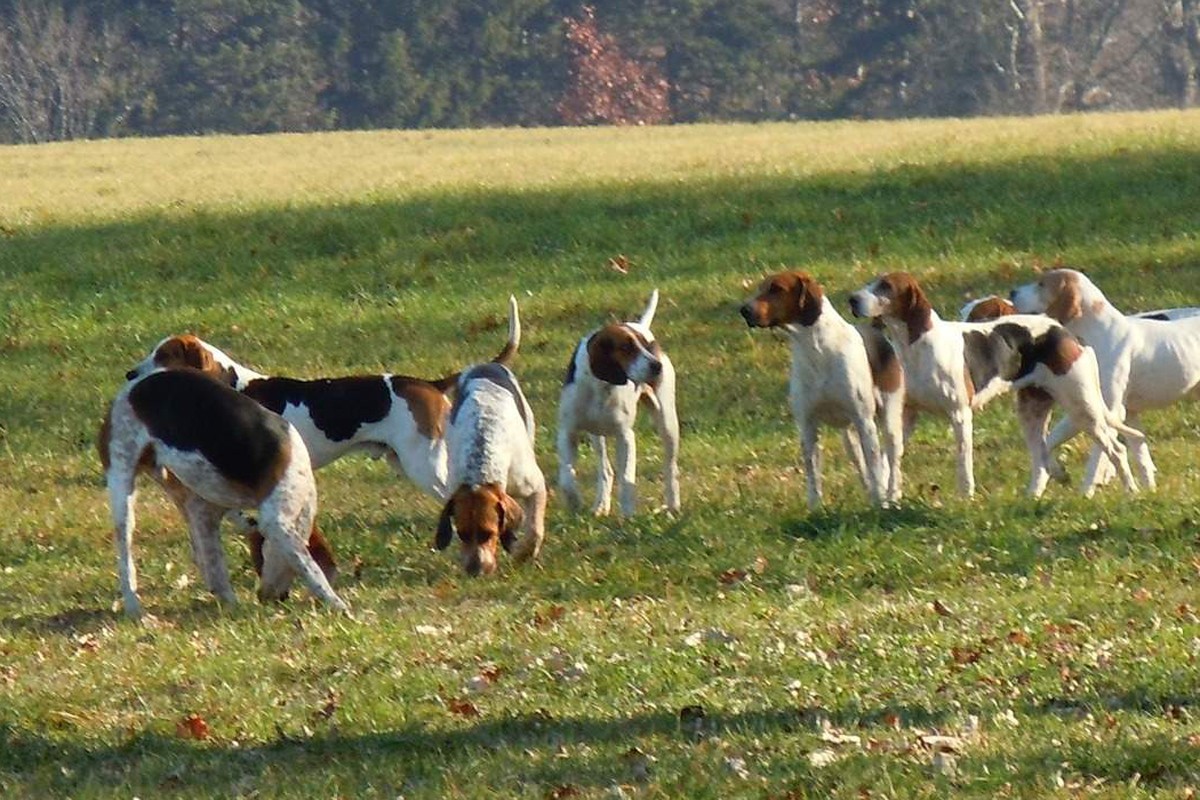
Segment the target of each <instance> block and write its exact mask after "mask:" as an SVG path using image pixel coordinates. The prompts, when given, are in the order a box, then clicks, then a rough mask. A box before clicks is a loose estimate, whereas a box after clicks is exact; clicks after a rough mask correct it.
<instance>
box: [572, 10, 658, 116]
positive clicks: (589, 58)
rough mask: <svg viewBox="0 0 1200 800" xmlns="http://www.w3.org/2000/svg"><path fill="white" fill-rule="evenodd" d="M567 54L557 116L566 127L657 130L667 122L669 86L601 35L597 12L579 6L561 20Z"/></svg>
mask: <svg viewBox="0 0 1200 800" xmlns="http://www.w3.org/2000/svg"><path fill="white" fill-rule="evenodd" d="M565 23H566V31H567V42H568V43H569V45H570V49H571V51H572V52H571V73H570V78H569V80H568V84H567V91H566V93H565V94H564V95H563V97H562V99H561V100H560V101H559V103H558V114H559V117H560V118H561V119H562V121H563V122H564V123H566V124H568V125H656V124H661V123H664V122H670V121H671V107H670V100H669V95H668V92H669V84H668V83H667V80H666V78H664V77H662V75H661V74H659V72H658V69H657V68H656V67H655V66H654V65H653V64H644V63H642V62H640V61H636V60H634V59H632V58H630V57H628V56H626V55H625V54H623V53H622V52H621V48H620V46H619V45H618V44H617V40H616V38H615V37H614V36H612V34H608V33H601V31H600V26H599V25H598V24H597V23H596V11H595V9H594V8H593V7H591V6H584V7H583V11H582V12H581V14H580V16H579V17H578V18H568V19H566V20H565Z"/></svg>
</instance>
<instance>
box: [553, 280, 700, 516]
mask: <svg viewBox="0 0 1200 800" xmlns="http://www.w3.org/2000/svg"><path fill="white" fill-rule="evenodd" d="M657 308H658V290H657V289H655V290H654V292H653V293H652V294H651V295H650V301H649V302H648V303H647V304H646V310H645V311H643V312H642V316H641V317H640V318H639V319H638V320H637V321H636V322H616V323H612V324H610V325H605V326H604V327H602V328H599V329H597V330H594V331H592V332H591V333H589V334H587V335H586V336H584V337H583V338H582V339H581V340H580V341H579V344H578V345H576V346H575V351H574V352H573V353H572V354H571V360H570V362H569V363H568V364H567V375H566V378H565V380H564V381H563V387H562V394H561V395H560V397H559V401H558V441H557V444H558V486H559V489H560V490H561V491H562V493H563V497H564V498H565V500H566V502H567V505H568V506H570V507H571V508H572V509H578V508H579V507H580V506H581V505H582V504H583V498H582V497H581V496H580V494H579V487H578V485H577V484H576V482H575V459H576V457H577V456H578V454H579V441H580V439H581V438H582V436H583V434H585V433H586V434H589V435H590V436H591V439H592V445H593V447H594V449H595V451H596V456H597V458H598V459H599V464H598V465H597V468H596V502H595V505H594V506H593V507H592V511H593V513H594V514H596V515H597V516H603V515H606V514H608V512H609V509H610V507H611V503H612V485H613V469H612V467H611V466H610V465H609V461H608V448H607V445H606V443H605V437H608V436H612V437H614V438H615V439H616V440H617V473H618V476H619V481H620V494H619V504H620V507H621V514H622V515H623V516H626V517H628V516H632V515H633V513H634V511H635V510H636V506H637V489H636V486H635V481H636V479H637V442H636V440H635V438H634V433H633V423H634V419H635V417H636V416H637V409H638V404H639V403H642V404H645V405H646V407H647V408H648V409H649V410H650V415H651V417H652V418H653V420H654V425H655V427H656V428H657V429H658V434H659V437H660V438H661V439H662V447H663V478H662V480H663V495H664V498H665V501H666V507H667V510H669V511H678V510H679V466H678V456H679V417H678V415H677V414H676V411H675V367H674V365H673V364H672V363H671V359H670V358H668V357H667V354H666V353H664V352H663V350H662V348H661V347H660V346H659V344H658V342H656V341H655V340H654V334H653V333H651V332H650V323H651V322H652V321H653V320H654V312H655V309H657Z"/></svg>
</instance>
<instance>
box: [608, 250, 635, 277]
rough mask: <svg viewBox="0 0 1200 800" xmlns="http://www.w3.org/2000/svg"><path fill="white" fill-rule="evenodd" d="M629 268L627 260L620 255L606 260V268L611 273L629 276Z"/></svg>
mask: <svg viewBox="0 0 1200 800" xmlns="http://www.w3.org/2000/svg"><path fill="white" fill-rule="evenodd" d="M629 266H630V264H629V259H628V258H626V257H625V256H623V255H620V254H618V255H616V256H613V257H612V258H610V259H609V260H608V268H609V269H611V270H612V271H613V272H619V273H621V274H622V275H628V274H629Z"/></svg>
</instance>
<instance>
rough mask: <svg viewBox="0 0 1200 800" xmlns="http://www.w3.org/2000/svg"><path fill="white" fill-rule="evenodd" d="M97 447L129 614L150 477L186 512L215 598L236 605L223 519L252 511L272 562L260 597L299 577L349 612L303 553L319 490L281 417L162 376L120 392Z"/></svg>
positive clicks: (214, 385) (228, 394)
mask: <svg viewBox="0 0 1200 800" xmlns="http://www.w3.org/2000/svg"><path fill="white" fill-rule="evenodd" d="M99 444H100V457H101V461H102V463H103V465H104V472H105V483H106V484H107V487H108V496H109V505H110V508H111V511H112V519H113V528H114V539H115V543H116V548H117V572H118V575H119V578H120V584H121V594H122V597H123V600H124V605H125V613H126V614H127V615H128V616H130V617H132V618H135V619H136V618H138V617H140V616H141V613H142V606H141V601H140V600H139V599H138V596H137V570H136V568H135V566H134V562H133V553H132V542H133V530H134V500H135V497H136V486H135V481H136V479H137V475H138V473H139V472H151V473H153V474H154V475H155V477H156V479H157V480H158V481H159V482H160V483H161V484H162V485H163V486H164V487H165V488H167V490H168V493H169V494H170V496H171V498H172V500H173V501H174V502H175V503H176V505H178V506H179V508H180V509H181V510H182V511H183V513H184V516H185V517H186V519H187V522H188V533H189V536H190V538H191V544H192V552H193V556H194V557H195V560H196V564H197V566H198V567H199V568H200V571H201V574H202V576H203V578H204V581H205V584H206V585H207V586H208V588H209V589H210V591H212V592H213V594H215V595H216V596H217V597H219V598H221V599H222V600H224V601H226V602H230V603H233V602H236V598H235V596H234V593H233V588H232V586H231V585H230V582H229V572H228V569H227V568H226V565H225V557H224V553H223V551H222V548H221V543H220V532H219V528H220V522H221V518H222V517H223V516H224V515H225V513H226V511H228V510H229V509H234V508H254V509H257V510H258V516H259V521H258V524H259V528H260V530H261V531H262V532H263V535H264V537H265V539H266V545H265V552H266V555H267V563H266V566H265V567H264V570H263V576H262V582H261V584H260V588H259V597H260V598H261V599H264V600H267V599H276V598H280V597H282V596H283V595H284V594H286V592H287V590H288V587H289V586H290V584H291V580H292V577H293V575H299V576H300V577H301V578H302V579H303V580H304V582H305V583H306V584H307V585H308V586H309V588H310V589H311V590H312V592H313V594H315V595H316V596H317V597H319V598H320V599H321V600H322V601H324V602H325V603H326V604H327V605H330V606H332V607H334V608H336V609H338V610H341V611H348V607H347V606H346V604H345V602H343V601H342V599H341V598H340V597H338V596H337V594H336V593H335V592H334V591H333V588H332V587H331V586H330V585H329V581H328V580H327V579H326V577H325V574H324V572H323V571H322V569H321V567H320V566H319V565H318V564H317V562H316V561H314V559H313V557H312V556H311V555H310V554H309V551H308V550H307V549H306V547H305V543H306V542H307V541H308V540H309V537H310V535H311V534H312V532H313V530H314V527H313V521H314V518H315V516H316V510H317V489H316V483H315V482H314V480H313V474H312V467H311V464H310V462H309V458H308V450H307V449H306V448H305V446H304V440H303V439H301V438H300V434H299V433H298V432H297V431H296V429H295V428H294V427H293V426H292V425H290V424H288V423H287V422H286V421H285V420H283V419H282V418H280V417H279V416H277V415H275V414H272V413H271V412H269V411H267V410H266V409H264V408H263V407H262V406H260V405H259V404H258V403H256V402H254V401H253V400H251V399H250V398H248V397H246V396H244V395H242V394H240V393H239V392H237V391H235V390H234V389H232V388H230V387H228V386H226V385H223V384H221V383H219V382H218V381H216V380H214V379H213V378H212V377H210V376H208V375H205V374H203V373H201V372H198V371H196V370H192V369H179V370H159V371H154V372H150V373H149V374H146V375H143V376H139V377H137V378H135V379H134V380H132V381H130V382H129V383H127V384H126V385H125V386H123V387H122V388H121V390H120V392H118V394H117V397H116V399H115V400H114V401H113V403H112V406H111V407H110V409H109V413H108V416H107V417H106V419H105V422H104V425H103V426H102V428H101V437H100V443H99Z"/></svg>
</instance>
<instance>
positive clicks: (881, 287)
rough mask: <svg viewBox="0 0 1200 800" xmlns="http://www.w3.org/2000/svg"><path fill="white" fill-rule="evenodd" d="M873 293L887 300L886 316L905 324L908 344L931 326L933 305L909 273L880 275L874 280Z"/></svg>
mask: <svg viewBox="0 0 1200 800" xmlns="http://www.w3.org/2000/svg"><path fill="white" fill-rule="evenodd" d="M875 293H876V294H877V295H878V296H879V297H881V298H884V299H885V300H887V301H888V304H887V311H886V316H890V317H892V318H893V319H898V320H900V321H901V322H903V323H904V324H905V327H906V328H907V329H908V343H909V344H912V343H913V342H915V341H917V339H920V338H921V336H922V335H923V334H924V333H926V332H927V331H929V330H931V329H932V328H933V317H932V314H933V306H932V305H930V303H929V299H928V298H927V297H925V292H924V290H923V289H921V284H919V283H917V279H916V278H914V277H913V276H912V275H911V274H909V273H907V272H889V273H887V274H886V275H882V276H880V278H879V280H877V281H876V282H875Z"/></svg>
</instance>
